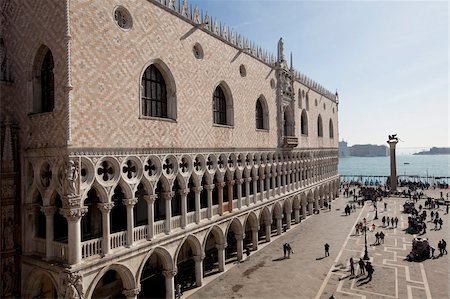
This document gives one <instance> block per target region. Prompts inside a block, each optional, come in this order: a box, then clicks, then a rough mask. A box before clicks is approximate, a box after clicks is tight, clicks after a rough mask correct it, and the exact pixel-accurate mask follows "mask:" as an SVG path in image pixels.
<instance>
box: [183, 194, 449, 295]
mask: <svg viewBox="0 0 450 299" xmlns="http://www.w3.org/2000/svg"><path fill="white" fill-rule="evenodd" d="M439 192H440V190H426V191H425V193H426V194H427V195H429V196H432V197H435V198H436V197H438V194H439ZM350 200H351V198H344V197H343V196H341V197H340V198H338V199H337V200H336V201H334V202H333V203H332V210H331V211H325V210H323V211H321V213H320V214H319V215H314V216H311V217H309V218H307V219H306V220H305V221H302V222H301V223H300V224H298V225H296V226H293V228H292V229H291V230H289V231H288V232H286V233H284V234H282V235H281V236H279V237H278V238H276V239H275V240H274V241H273V242H272V243H270V244H268V245H267V246H265V247H263V248H262V249H260V250H259V251H258V252H256V253H253V254H252V255H251V256H250V257H249V258H248V259H247V260H245V261H244V262H242V263H240V264H238V265H233V266H230V265H229V270H228V271H227V272H226V273H223V274H222V275H217V276H216V277H210V278H209V279H207V280H206V282H208V281H210V282H209V283H208V284H206V285H205V286H204V287H202V288H199V289H195V290H193V291H191V292H189V293H185V297H188V296H189V298H273V297H274V296H277V297H279V298H317V299H318V298H329V297H330V296H331V295H334V296H335V297H336V298H427V299H429V298H449V294H450V292H449V266H450V263H449V256H448V255H444V256H442V257H439V258H437V259H428V260H426V261H424V262H420V263H418V262H408V261H406V260H405V257H406V255H407V254H408V253H409V252H410V251H411V247H412V243H411V242H412V239H413V238H414V236H413V235H409V234H406V233H405V232H404V231H403V230H404V229H405V228H406V227H407V224H408V214H403V213H402V211H403V207H402V206H403V203H404V202H405V199H403V198H398V197H390V198H388V199H383V201H386V202H387V203H388V208H387V210H386V211H380V208H379V212H378V218H379V219H378V220H373V218H374V216H375V214H374V208H373V206H372V205H371V203H366V205H365V206H364V207H362V208H358V207H357V209H356V212H353V213H351V215H349V216H345V214H344V212H343V211H344V207H345V206H346V205H347V204H348V203H349V202H350ZM420 203H421V204H422V205H423V206H424V200H423V199H422V200H420V201H419V203H418V204H420ZM418 204H417V205H416V206H418ZM379 207H381V205H379ZM381 210H382V208H381ZM435 210H436V209H435ZM427 213H428V214H430V211H427ZM439 213H440V214H441V218H442V219H443V220H444V225H443V228H442V229H441V230H436V231H435V230H433V229H431V228H433V227H434V226H431V222H430V223H427V224H428V229H427V233H426V234H425V235H423V236H421V237H426V238H428V240H429V241H430V244H431V245H433V246H434V247H436V248H437V242H438V241H439V240H441V239H442V238H444V239H446V240H447V241H448V240H449V239H450V231H449V229H448V225H449V224H448V220H449V219H450V215H448V214H445V209H443V208H441V209H440V211H439ZM383 216H389V217H395V216H397V217H398V218H399V223H398V227H397V228H392V227H382V223H381V218H382V217H383ZM363 218H366V219H367V220H368V224H369V225H372V223H375V225H376V230H375V231H374V232H368V233H367V243H368V252H369V257H370V260H371V262H372V264H373V266H374V268H375V272H374V274H373V279H372V280H371V281H368V280H367V279H366V276H365V275H362V276H356V277H352V276H351V275H350V267H349V259H350V257H353V259H354V261H355V262H356V261H358V260H359V258H360V257H362V256H363V254H364V235H356V234H355V228H354V227H355V224H356V223H357V222H359V221H362V220H363ZM428 220H429V217H428V219H427V221H428ZM376 231H383V232H384V233H385V235H386V236H385V242H384V244H380V245H372V244H373V243H375V236H374V234H375V232H376ZM285 242H289V243H290V244H291V245H292V248H293V249H294V251H295V253H294V254H293V255H292V256H291V259H282V257H283V250H282V244H283V243H285ZM325 243H328V244H330V256H329V257H324V247H323V245H324V244H325ZM436 253H438V250H436ZM355 272H356V274H358V273H359V269H358V265H355Z"/></svg>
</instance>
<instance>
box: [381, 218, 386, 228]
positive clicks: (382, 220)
mask: <svg viewBox="0 0 450 299" xmlns="http://www.w3.org/2000/svg"><path fill="white" fill-rule="evenodd" d="M381 223H383V227H384V224H385V223H386V216H383V218H381Z"/></svg>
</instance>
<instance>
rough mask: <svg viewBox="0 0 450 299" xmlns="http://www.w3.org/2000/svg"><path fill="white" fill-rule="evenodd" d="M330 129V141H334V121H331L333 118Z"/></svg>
mask: <svg viewBox="0 0 450 299" xmlns="http://www.w3.org/2000/svg"><path fill="white" fill-rule="evenodd" d="M329 128H330V139H333V138H334V129H333V121H332V120H331V118H330V125H329Z"/></svg>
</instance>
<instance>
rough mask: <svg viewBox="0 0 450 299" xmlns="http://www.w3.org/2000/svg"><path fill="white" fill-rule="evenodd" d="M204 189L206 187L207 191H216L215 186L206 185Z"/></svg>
mask: <svg viewBox="0 0 450 299" xmlns="http://www.w3.org/2000/svg"><path fill="white" fill-rule="evenodd" d="M204 187H205V189H206V190H208V191H212V190H214V184H212V185H205V186H204Z"/></svg>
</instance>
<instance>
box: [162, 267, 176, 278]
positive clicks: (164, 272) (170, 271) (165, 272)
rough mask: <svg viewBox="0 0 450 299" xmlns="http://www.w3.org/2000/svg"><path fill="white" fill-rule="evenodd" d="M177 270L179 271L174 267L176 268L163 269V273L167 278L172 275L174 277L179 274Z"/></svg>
mask: <svg viewBox="0 0 450 299" xmlns="http://www.w3.org/2000/svg"><path fill="white" fill-rule="evenodd" d="M177 272H178V271H177V269H174V270H163V271H162V274H163V275H164V277H166V278H171V277H174V276H175V275H177Z"/></svg>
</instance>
